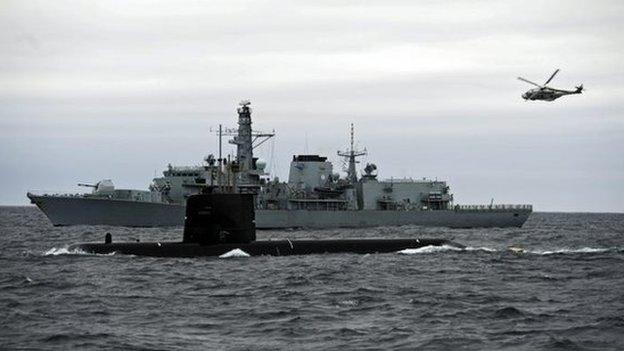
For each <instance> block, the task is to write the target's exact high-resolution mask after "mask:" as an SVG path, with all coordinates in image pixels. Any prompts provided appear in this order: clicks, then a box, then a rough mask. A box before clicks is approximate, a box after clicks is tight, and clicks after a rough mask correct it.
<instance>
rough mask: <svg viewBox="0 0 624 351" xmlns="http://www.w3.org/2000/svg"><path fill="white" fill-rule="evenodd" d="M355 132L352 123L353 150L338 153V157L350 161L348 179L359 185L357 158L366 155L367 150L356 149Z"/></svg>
mask: <svg viewBox="0 0 624 351" xmlns="http://www.w3.org/2000/svg"><path fill="white" fill-rule="evenodd" d="M354 134H355V133H354V131H353V123H351V149H350V150H349V151H338V156H342V157H345V158H346V159H347V160H348V161H349V168H348V170H347V178H348V179H349V181H350V182H351V184H355V183H357V172H356V171H355V164H356V163H358V162H357V161H356V160H355V158H356V157H359V156H364V155H366V149H364V150H356V149H355V138H354Z"/></svg>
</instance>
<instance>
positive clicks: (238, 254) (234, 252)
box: [219, 249, 249, 258]
mask: <svg viewBox="0 0 624 351" xmlns="http://www.w3.org/2000/svg"><path fill="white" fill-rule="evenodd" d="M240 257H249V254H248V253H246V252H245V251H243V250H241V249H234V250H231V251H228V252H226V253H224V254H223V255H221V256H219V258H240Z"/></svg>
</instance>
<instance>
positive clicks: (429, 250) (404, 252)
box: [397, 245, 464, 255]
mask: <svg viewBox="0 0 624 351" xmlns="http://www.w3.org/2000/svg"><path fill="white" fill-rule="evenodd" d="M463 250H464V249H462V248H459V247H455V246H450V245H442V246H434V245H429V246H423V247H419V248H417V249H404V250H400V251H397V253H399V254H402V255H414V254H423V253H425V254H427V253H436V252H446V251H463Z"/></svg>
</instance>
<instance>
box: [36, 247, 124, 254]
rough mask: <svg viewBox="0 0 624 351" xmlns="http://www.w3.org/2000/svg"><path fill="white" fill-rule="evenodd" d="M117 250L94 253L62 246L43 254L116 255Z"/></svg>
mask: <svg viewBox="0 0 624 351" xmlns="http://www.w3.org/2000/svg"><path fill="white" fill-rule="evenodd" d="M114 254H115V252H111V253H109V254H94V253H89V252H85V251H82V250H78V249H76V250H69V249H68V247H60V248H56V247H53V248H51V249H49V250H48V251H46V252H44V253H43V256H59V255H80V256H112V255H114Z"/></svg>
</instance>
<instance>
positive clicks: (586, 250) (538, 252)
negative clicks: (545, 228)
mask: <svg viewBox="0 0 624 351" xmlns="http://www.w3.org/2000/svg"><path fill="white" fill-rule="evenodd" d="M617 250H619V249H618V248H595V247H582V248H579V249H556V250H536V251H531V250H527V251H526V252H527V253H530V254H534V255H544V256H545V255H563V254H593V253H603V252H613V251H617Z"/></svg>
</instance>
